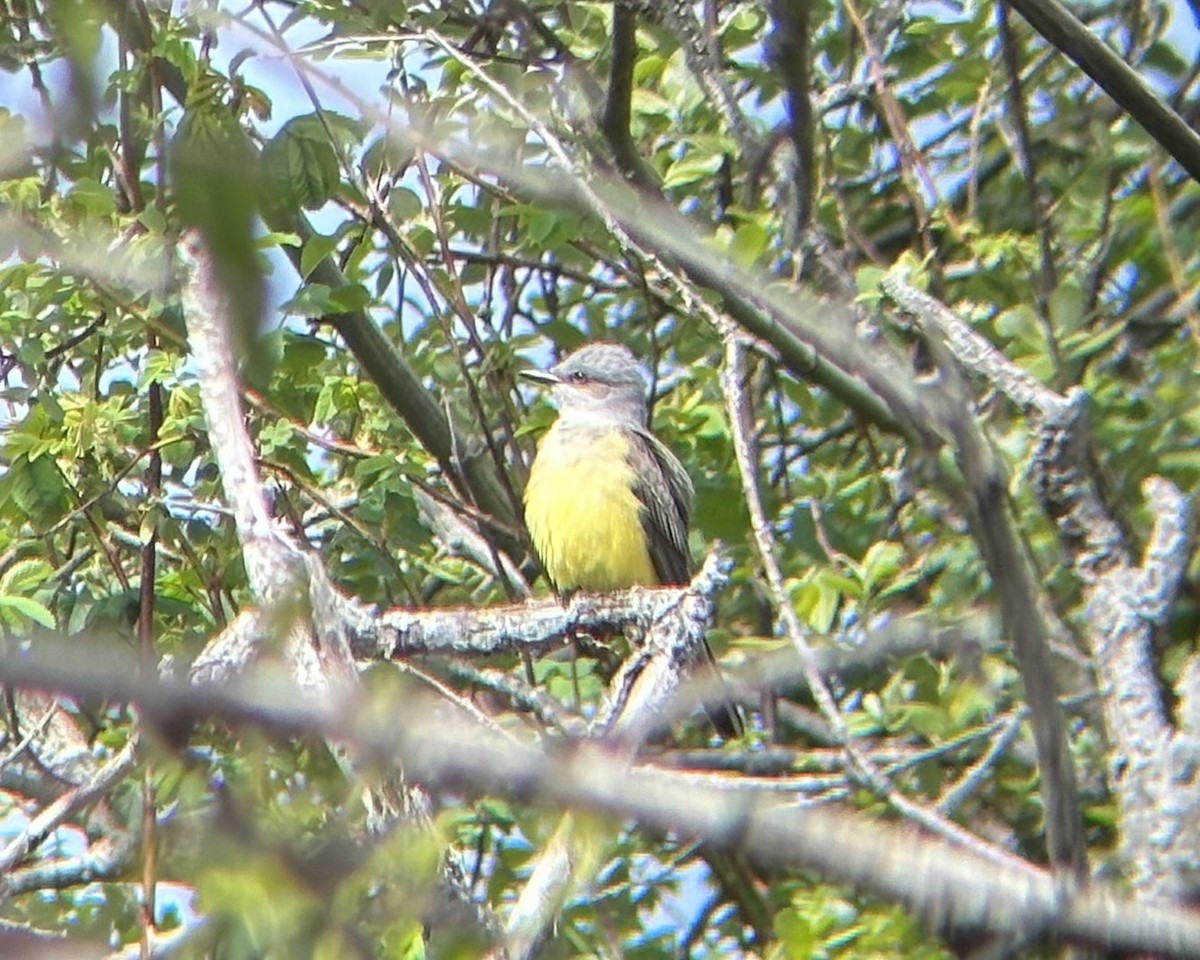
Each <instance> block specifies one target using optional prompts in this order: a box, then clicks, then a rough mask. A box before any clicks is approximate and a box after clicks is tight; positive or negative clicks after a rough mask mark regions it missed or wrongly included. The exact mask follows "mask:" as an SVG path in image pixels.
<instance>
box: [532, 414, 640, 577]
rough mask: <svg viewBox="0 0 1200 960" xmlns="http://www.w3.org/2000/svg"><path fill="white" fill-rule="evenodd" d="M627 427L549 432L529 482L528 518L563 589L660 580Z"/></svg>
mask: <svg viewBox="0 0 1200 960" xmlns="http://www.w3.org/2000/svg"><path fill="white" fill-rule="evenodd" d="M628 449H629V446H628V441H627V440H626V438H625V437H624V436H623V435H622V434H621V432H620V431H619V430H605V429H598V430H596V429H580V428H569V429H562V428H561V427H560V426H559V425H558V424H555V426H553V427H551V428H550V431H549V432H548V433H547V434H546V435H545V436H544V437H543V438H542V442H541V443H540V444H539V445H538V452H537V457H536V458H535V459H534V461H533V467H532V468H531V469H530V471H529V484H528V486H526V488H525V522H526V524H527V525H528V526H529V533H530V535H531V536H532V537H533V545H534V548H535V549H536V550H537V552H538V556H539V557H540V558H541V561H542V566H544V567H545V568H546V573H547V575H548V576H549V577H550V579H551V580H552V581H553V582H554V584H555V586H556V587H557V588H558V589H559V590H572V589H575V588H579V589H581V590H592V591H604V590H620V589H622V588H625V587H632V586H634V585H638V584H641V585H646V586H653V585H655V584H657V583H658V576H657V574H656V573H655V572H654V564H653V562H652V561H651V559H650V552H649V550H648V549H647V547H646V533H645V531H644V529H643V528H642V518H641V505H640V503H639V501H638V499H637V497H636V496H635V495H634V492H633V487H634V475H633V470H632V469H631V468H630V466H629V464H628V462H627V460H626V453H627V452H628Z"/></svg>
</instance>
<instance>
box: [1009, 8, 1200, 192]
mask: <svg viewBox="0 0 1200 960" xmlns="http://www.w3.org/2000/svg"><path fill="white" fill-rule="evenodd" d="M1007 2H1008V3H1009V4H1011V6H1012V7H1013V8H1014V9H1015V10H1016V11H1017V12H1018V13H1020V14H1021V16H1023V17H1024V18H1025V19H1026V20H1028V21H1029V23H1030V25H1031V26H1032V27H1033V28H1034V29H1035V30H1036V31H1037V32H1038V33H1040V34H1041V35H1042V36H1043V37H1045V38H1046V40H1047V41H1049V42H1050V43H1051V44H1053V45H1054V46H1055V47H1057V48H1058V49H1059V50H1061V51H1062V52H1063V53H1065V54H1066V55H1067V56H1068V57H1070V58H1071V59H1072V60H1073V61H1074V62H1075V63H1076V64H1078V65H1079V67H1080V68H1081V69H1082V70H1083V72H1084V73H1086V74H1087V75H1088V76H1089V77H1091V78H1092V79H1093V80H1095V81H1096V83H1098V84H1099V85H1100V86H1101V87H1103V88H1104V90H1105V91H1106V92H1107V93H1108V95H1109V96H1111V97H1112V98H1113V99H1114V100H1116V101H1117V103H1119V104H1120V105H1121V106H1122V107H1123V108H1124V109H1125V110H1126V111H1128V113H1129V115H1130V116H1131V117H1132V118H1133V119H1134V120H1136V121H1137V122H1138V123H1139V124H1141V125H1142V127H1144V128H1145V130H1146V132H1147V133H1148V134H1150V136H1151V137H1153V138H1154V139H1155V140H1156V141H1158V143H1159V144H1160V145H1161V146H1162V147H1163V149H1165V150H1166V151H1167V152H1168V153H1169V154H1170V155H1171V156H1172V157H1174V158H1175V159H1176V160H1177V161H1179V165H1180V166H1181V167H1183V168H1184V169H1185V170H1186V171H1187V172H1188V173H1189V174H1190V175H1191V177H1192V179H1193V180H1197V181H1200V134H1198V133H1197V132H1196V131H1195V130H1193V129H1192V128H1191V127H1190V126H1189V125H1188V123H1187V121H1185V120H1184V119H1183V118H1182V117H1181V116H1179V114H1178V113H1176V112H1175V111H1174V110H1172V109H1171V107H1170V106H1168V105H1167V104H1166V103H1165V102H1164V101H1163V100H1162V98H1160V97H1159V96H1158V94H1156V93H1155V92H1154V90H1153V89H1152V88H1151V87H1150V85H1149V84H1148V83H1146V81H1145V80H1143V79H1142V77H1141V76H1140V75H1139V74H1138V72H1137V71H1136V70H1134V69H1133V68H1132V67H1131V66H1129V64H1127V63H1126V62H1125V61H1124V60H1122V59H1121V58H1120V57H1119V56H1117V54H1116V53H1114V52H1113V51H1112V50H1111V49H1109V47H1108V45H1107V44H1105V43H1104V41H1102V40H1101V39H1100V38H1099V37H1097V36H1096V35H1095V34H1094V33H1092V32H1091V31H1090V30H1089V29H1088V28H1087V26H1086V25H1085V24H1083V23H1082V22H1081V21H1080V20H1079V19H1078V18H1077V17H1076V16H1075V15H1074V14H1073V13H1072V12H1071V11H1070V10H1069V9H1067V7H1066V6H1064V5H1063V4H1062V3H1060V2H1059V0H1007Z"/></svg>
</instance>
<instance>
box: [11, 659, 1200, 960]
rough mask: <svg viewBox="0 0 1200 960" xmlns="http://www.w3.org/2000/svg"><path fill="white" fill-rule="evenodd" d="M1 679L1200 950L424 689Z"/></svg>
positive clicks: (1046, 922)
mask: <svg viewBox="0 0 1200 960" xmlns="http://www.w3.org/2000/svg"><path fill="white" fill-rule="evenodd" d="M0 673H2V674H3V675H5V676H7V677H8V678H10V680H11V681H12V682H13V683H16V684H28V685H32V686H38V687H42V688H46V689H53V690H58V691H61V692H63V693H69V694H73V695H76V696H102V697H105V698H107V699H110V700H115V701H128V702H134V703H137V704H138V706H139V707H140V709H141V710H142V711H143V713H144V714H145V715H146V716H147V717H148V718H149V719H150V720H152V721H153V722H155V723H157V724H159V725H162V726H164V727H166V728H169V729H187V728H188V726H189V725H190V724H192V723H195V722H199V721H202V720H209V719H219V720H222V721H224V722H226V723H229V724H232V725H234V726H235V727H254V728H258V729H260V730H263V731H264V732H267V733H269V734H272V735H275V736H285V737H296V736H299V737H306V738H307V737H316V738H325V739H331V740H338V741H344V742H348V743H353V744H354V745H355V749H356V752H358V753H360V754H361V755H363V756H370V757H374V758H376V759H377V760H378V761H380V762H385V763H388V764H394V763H398V764H401V765H403V767H404V768H405V769H406V770H409V771H411V772H412V774H413V775H415V776H418V777H420V778H421V779H422V780H423V781H425V782H428V783H434V784H437V785H438V786H439V787H440V788H442V789H447V790H464V791H467V792H469V793H472V794H478V793H493V794H497V795H501V796H506V797H510V798H514V799H519V800H523V801H530V800H532V801H537V802H540V803H547V804H552V805H555V806H560V805H561V806H570V807H576V808H579V809H584V810H591V811H594V812H596V813H600V814H604V815H606V816H612V817H618V818H629V819H636V820H637V821H638V822H639V823H641V824H642V825H643V826H644V827H646V828H648V829H655V830H672V831H675V832H677V833H680V834H682V835H684V836H693V837H704V838H705V839H706V840H708V841H709V842H711V843H713V844H716V845H718V846H720V847H722V848H726V849H732V850H740V851H741V852H742V853H743V854H745V855H746V856H747V857H748V858H749V859H750V860H751V862H753V863H755V864H757V865H758V866H759V867H760V868H764V869H773V870H774V869H814V870H817V871H819V872H821V873H822V874H823V875H824V876H825V877H826V878H828V879H829V880H831V881H832V882H836V883H847V884H852V885H854V886H855V887H856V888H858V889H862V890H865V891H869V892H872V893H875V894H876V895H878V896H881V897H884V898H886V899H889V900H893V901H895V902H898V903H901V904H903V905H905V906H906V907H908V908H909V909H911V910H912V911H914V912H915V913H916V914H918V915H919V916H921V917H922V918H924V919H925V921H926V922H927V923H929V924H930V925H931V926H932V927H934V928H935V929H937V930H939V931H941V932H943V933H951V932H976V933H999V934H1004V933H1014V932H1021V933H1023V934H1026V935H1027V936H1028V938H1029V940H1030V941H1031V942H1035V941H1053V940H1061V941H1066V942H1071V943H1077V944H1082V945H1093V946H1097V947H1100V948H1103V949H1108V950H1114V951H1128V952H1141V953H1151V954H1155V955H1161V956H1164V957H1179V958H1187V957H1193V956H1196V955H1200V918H1197V917H1196V916H1194V915H1193V913H1192V912H1191V911H1189V910H1187V909H1185V908H1170V907H1165V906H1153V905H1147V904H1134V903H1131V902H1130V901H1128V900H1125V899H1122V898H1121V897H1119V896H1117V895H1115V894H1114V893H1113V892H1112V891H1111V890H1109V889H1107V888H1106V887H1104V886H1103V885H1095V886H1093V887H1092V888H1090V889H1088V890H1086V891H1071V890H1069V889H1064V888H1063V887H1062V885H1061V884H1060V883H1059V882H1058V881H1057V880H1056V879H1055V878H1054V877H1052V876H1050V875H1049V874H1047V873H1045V872H1043V871H1039V870H1036V869H1032V868H1026V869H1016V868H1013V867H1004V866H1000V865H997V864H994V863H986V862H985V861H981V860H979V859H977V858H976V857H974V856H972V855H971V854H969V853H965V852H963V851H962V850H959V849H955V848H953V847H951V846H949V845H947V844H944V843H940V842H936V841H928V840H921V839H918V838H915V837H914V836H913V835H912V834H911V833H908V832H901V831H897V830H895V829H894V828H892V827H888V826H885V825H882V824H877V823H873V822H871V821H869V820H867V819H866V818H864V817H861V816H846V815H844V814H840V813H836V812H834V811H830V810H824V809H821V808H819V807H807V808H805V809H803V810H797V809H794V808H791V807H779V806H776V805H773V804H761V803H756V802H754V801H753V800H752V799H750V798H748V797H746V796H744V795H742V794H739V793H737V792H734V791H729V790H721V789H713V788H704V787H701V786H699V785H697V784H696V783H695V782H694V781H692V782H687V784H686V786H684V785H683V784H684V781H682V780H681V779H680V778H679V777H678V776H677V775H675V774H671V773H666V772H663V771H647V770H627V769H626V763H625V761H624V760H623V759H622V758H620V757H614V756H613V755H612V754H611V752H610V751H609V750H608V749H606V748H604V747H601V746H592V745H587V744H573V745H569V746H568V745H564V747H563V748H562V749H558V750H551V751H547V752H543V751H537V750H532V749H529V748H527V747H524V746H521V745H519V744H516V743H514V742H512V741H511V740H510V739H508V738H503V737H498V736H496V735H494V734H492V733H489V732H488V731H486V730H484V729H481V728H480V727H478V726H477V725H467V724H461V723H456V722H451V721H448V720H447V718H446V717H445V716H444V715H443V714H442V713H441V712H440V711H438V710H437V709H436V708H435V707H434V706H433V705H431V704H427V703H424V702H422V701H421V698H420V697H414V698H413V699H412V702H411V704H410V709H409V710H408V711H406V714H405V716H404V717H403V718H402V720H401V719H398V718H396V717H395V716H394V715H389V716H388V717H387V718H386V721H384V722H380V721H379V720H378V719H372V718H374V717H375V716H376V714H375V713H374V712H373V711H372V710H371V709H370V708H369V707H368V706H367V705H366V704H365V703H363V702H362V701H361V697H362V696H363V694H362V692H361V691H356V692H355V693H354V694H353V698H352V699H351V700H349V701H347V700H345V699H343V700H340V701H337V702H333V701H331V700H329V699H328V698H327V697H311V696H308V697H306V696H304V695H303V694H302V693H301V692H300V691H299V690H296V689H283V688H280V687H278V686H276V687H275V688H274V689H271V690H266V689H264V690H254V691H250V690H247V689H245V688H243V689H240V690H235V689H232V688H224V689H218V688H204V689H197V688H194V687H189V686H184V685H180V684H174V683H161V682H145V681H140V680H139V679H137V678H136V677H131V676H129V675H126V674H112V673H106V672H105V671H103V670H97V669H95V668H94V667H93V666H92V665H89V666H88V669H86V670H85V669H81V668H80V666H79V665H78V664H70V663H65V664H63V663H60V664H59V665H53V664H50V663H46V662H39V661H34V660H32V659H30V658H20V659H12V658H7V659H0Z"/></svg>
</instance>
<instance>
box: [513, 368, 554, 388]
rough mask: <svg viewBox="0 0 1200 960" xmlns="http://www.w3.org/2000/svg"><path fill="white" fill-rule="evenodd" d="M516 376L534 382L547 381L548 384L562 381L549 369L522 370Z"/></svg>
mask: <svg viewBox="0 0 1200 960" xmlns="http://www.w3.org/2000/svg"><path fill="white" fill-rule="evenodd" d="M517 376H519V377H522V378H523V379H525V380H532V381H533V382H534V383H548V384H550V385H554V384H556V383H562V380H561V379H560V378H559V377H558V376H557V375H556V374H553V373H551V372H550V371H549V370H538V369H531V370H522V371H521V372H520V373H519V374H517Z"/></svg>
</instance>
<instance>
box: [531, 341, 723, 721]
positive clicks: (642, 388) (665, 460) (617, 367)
mask: <svg viewBox="0 0 1200 960" xmlns="http://www.w3.org/2000/svg"><path fill="white" fill-rule="evenodd" d="M522 375H523V376H525V377H526V378H528V379H530V380H533V381H535V382H537V383H544V384H549V385H550V387H551V392H552V395H553V398H554V401H555V403H556V404H557V406H558V419H557V420H556V421H555V422H554V425H553V426H552V427H551V428H550V430H549V431H548V432H547V433H546V435H545V436H544V437H542V440H541V442H540V443H539V444H538V450H537V456H536V457H535V458H534V461H533V466H532V468H531V469H530V471H529V483H528V485H527V486H526V487H525V522H526V524H527V525H528V527H529V533H530V535H531V536H532V537H533V546H534V549H536V550H537V553H538V556H539V557H540V558H541V561H542V566H543V567H544V568H545V570H546V576H547V577H549V578H550V582H551V583H552V584H553V586H554V589H555V590H556V591H558V592H559V593H569V592H570V591H572V590H576V589H580V590H589V591H597V592H603V591H608V590H622V589H625V588H626V587H633V586H666V585H681V584H686V583H687V582H688V580H689V579H690V575H691V566H692V565H691V556H690V554H689V553H688V522H689V520H690V519H691V512H692V497H693V488H692V481H691V479H690V478H689V477H688V474H687V471H686V470H685V469H684V467H683V464H681V463H680V462H679V460H678V459H677V458H676V456H675V455H674V454H673V453H671V451H670V450H668V449H667V447H666V446H665V445H664V444H663V443H662V441H661V440H659V439H658V438H657V437H656V436H654V434H653V433H651V432H650V428H649V425H648V419H649V416H648V414H649V411H648V409H647V405H646V384H645V381H644V380H643V378H642V372H641V368H640V367H639V366H638V362H637V360H636V359H634V356H633V354H632V353H630V352H629V350H628V349H627V348H625V347H623V346H621V345H620V344H616V343H592V344H589V345H588V346H586V347H583V348H581V349H579V350H577V351H575V352H574V353H572V354H571V355H570V356H569V357H567V358H566V359H565V360H563V361H562V362H561V363H559V364H557V365H556V366H554V367H551V368H550V369H549V370H546V371H542V370H529V371H525V372H523V374H522ZM705 654H706V655H707V657H708V659H709V661H710V662H712V663H713V669H714V670H715V660H713V656H712V651H711V650H709V649H708V644H707V643H706V644H705ZM705 712H706V713H708V715H709V718H710V719H711V720H712V722H713V726H715V727H716V728H717V731H718V732H719V733H720V734H721V735H722V736H723V737H726V738H731V737H735V736H738V735H739V734H740V733H741V729H742V723H741V718H740V717H739V716H738V713H737V710H736V709H735V708H734V706H733V705H732V704H731V703H728V702H721V701H718V702H716V703H710V704H706V705H705Z"/></svg>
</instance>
